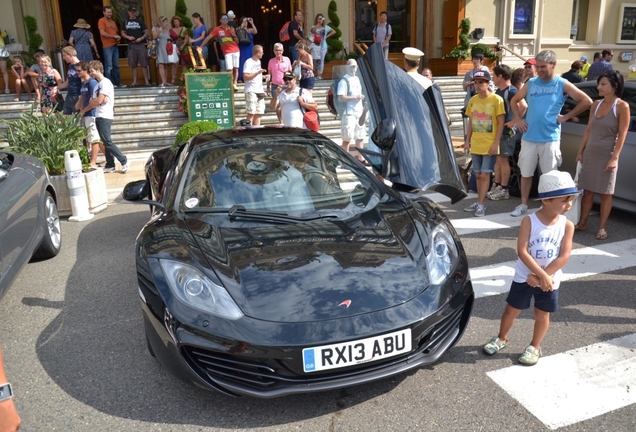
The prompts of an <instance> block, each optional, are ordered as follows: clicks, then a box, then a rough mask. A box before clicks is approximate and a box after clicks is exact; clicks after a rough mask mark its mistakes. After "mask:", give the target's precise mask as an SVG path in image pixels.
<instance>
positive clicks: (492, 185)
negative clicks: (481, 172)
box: [488, 182, 501, 193]
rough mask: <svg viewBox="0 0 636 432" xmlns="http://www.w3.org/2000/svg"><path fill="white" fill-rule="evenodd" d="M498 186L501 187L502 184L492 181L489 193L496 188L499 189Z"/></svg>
mask: <svg viewBox="0 0 636 432" xmlns="http://www.w3.org/2000/svg"><path fill="white" fill-rule="evenodd" d="M497 188H501V186H500V185H498V184H497V183H495V182H492V184H491V185H490V190H489V191H488V193H490V192H492V191H494V190H495V189H497Z"/></svg>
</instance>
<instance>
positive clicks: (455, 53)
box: [444, 18, 470, 60]
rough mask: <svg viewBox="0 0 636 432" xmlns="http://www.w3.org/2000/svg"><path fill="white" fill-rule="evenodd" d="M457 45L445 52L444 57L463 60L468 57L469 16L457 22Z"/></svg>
mask: <svg viewBox="0 0 636 432" xmlns="http://www.w3.org/2000/svg"><path fill="white" fill-rule="evenodd" d="M459 29H460V31H459V45H457V46H456V47H455V48H453V50H452V51H451V52H450V53H448V54H446V55H445V56H444V58H455V59H460V60H463V59H465V58H469V57H470V40H469V39H468V33H470V18H464V19H463V20H461V22H460V24H459Z"/></svg>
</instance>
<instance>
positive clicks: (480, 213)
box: [475, 205, 486, 217]
mask: <svg viewBox="0 0 636 432" xmlns="http://www.w3.org/2000/svg"><path fill="white" fill-rule="evenodd" d="M475 216H477V217H483V216H486V206H485V205H478V206H477V210H475Z"/></svg>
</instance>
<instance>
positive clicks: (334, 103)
mask: <svg viewBox="0 0 636 432" xmlns="http://www.w3.org/2000/svg"><path fill="white" fill-rule="evenodd" d="M342 80H345V82H346V83H347V94H346V96H350V94H349V93H351V87H349V80H348V79H347V78H345V77H342V78H340V79H337V80H334V81H333V82H332V83H331V87H329V90H328V91H327V100H326V103H327V107H328V108H329V112H330V113H331V114H333V115H335V116H337V115H340V114H341V113H342V112H344V110H345V109H346V108H347V103H346V102H340V101H339V100H338V84H340V81H342Z"/></svg>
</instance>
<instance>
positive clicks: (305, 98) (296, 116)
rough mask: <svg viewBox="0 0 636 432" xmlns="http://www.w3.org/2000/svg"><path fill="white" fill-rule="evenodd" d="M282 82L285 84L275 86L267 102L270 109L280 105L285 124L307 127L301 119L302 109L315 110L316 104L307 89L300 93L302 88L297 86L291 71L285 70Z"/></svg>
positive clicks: (296, 80) (316, 108)
mask: <svg viewBox="0 0 636 432" xmlns="http://www.w3.org/2000/svg"><path fill="white" fill-rule="evenodd" d="M283 82H284V83H285V85H282V86H278V87H276V93H275V94H274V95H273V97H272V101H271V102H270V103H269V107H270V109H276V107H277V106H278V105H280V112H281V117H282V118H283V124H284V125H285V126H289V127H297V128H304V129H307V126H306V125H305V122H304V121H303V110H305V111H308V110H309V111H317V110H318V104H317V103H316V102H315V101H314V98H313V97H312V95H311V93H309V92H308V91H306V90H305V91H303V92H302V94H301V91H302V89H301V88H300V87H298V84H297V82H298V79H297V78H296V75H294V73H293V72H292V71H287V72H285V75H283ZM301 107H302V109H301Z"/></svg>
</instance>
